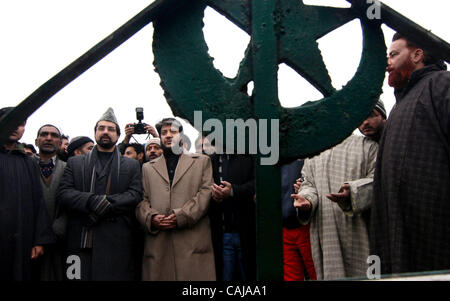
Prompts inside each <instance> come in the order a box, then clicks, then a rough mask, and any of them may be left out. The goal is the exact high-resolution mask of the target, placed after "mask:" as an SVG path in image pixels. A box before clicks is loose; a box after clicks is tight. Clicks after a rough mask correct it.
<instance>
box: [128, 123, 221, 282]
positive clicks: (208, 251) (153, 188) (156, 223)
mask: <svg viewBox="0 0 450 301" xmlns="http://www.w3.org/2000/svg"><path fill="white" fill-rule="evenodd" d="M156 128H157V130H158V132H159V134H160V137H161V142H162V147H163V151H164V153H163V155H162V156H160V157H158V158H156V159H154V160H151V161H150V162H147V163H145V164H144V166H143V168H142V177H143V179H142V183H143V190H144V199H143V201H142V202H140V203H139V205H138V206H137V208H136V216H137V218H138V220H139V222H140V223H141V224H142V225H143V226H144V228H145V232H146V235H145V246H144V258H143V267H142V278H143V280H162V281H168V280H169V281H170V280H181V281H204V280H216V275H215V267H214V253H213V248H212V242H211V229H210V223H209V218H208V215H207V211H208V206H209V201H210V198H211V191H210V187H211V185H212V184H213V178H212V167H211V160H210V159H209V157H207V156H205V155H201V154H186V153H183V151H182V147H181V145H180V133H181V132H182V131H183V128H182V125H181V124H180V123H179V122H178V121H177V120H176V119H174V118H165V119H163V120H162V121H161V122H160V123H158V124H157V125H156Z"/></svg>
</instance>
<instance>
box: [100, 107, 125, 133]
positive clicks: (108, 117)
mask: <svg viewBox="0 0 450 301" xmlns="http://www.w3.org/2000/svg"><path fill="white" fill-rule="evenodd" d="M100 121H109V122H112V123H115V124H116V126H117V133H118V134H119V135H120V127H119V123H118V122H117V118H116V115H115V114H114V110H113V108H108V110H106V112H105V113H103V115H102V117H100V119H99V120H98V121H97V124H98V123H99V122H100Z"/></svg>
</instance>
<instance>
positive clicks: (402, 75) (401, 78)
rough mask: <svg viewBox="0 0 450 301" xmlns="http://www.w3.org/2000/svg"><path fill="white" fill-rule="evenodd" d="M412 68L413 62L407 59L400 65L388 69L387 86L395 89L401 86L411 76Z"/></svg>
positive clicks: (413, 67)
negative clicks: (394, 68)
mask: <svg viewBox="0 0 450 301" xmlns="http://www.w3.org/2000/svg"><path fill="white" fill-rule="evenodd" d="M414 69H415V66H414V64H413V62H412V61H411V60H407V61H406V62H405V64H403V65H402V66H401V67H399V68H397V69H396V70H392V71H390V72H389V78H388V83H389V86H391V87H394V88H396V89H401V88H403V87H404V86H405V85H406V84H407V83H408V80H409V79H410V78H411V74H412V73H413V72H414Z"/></svg>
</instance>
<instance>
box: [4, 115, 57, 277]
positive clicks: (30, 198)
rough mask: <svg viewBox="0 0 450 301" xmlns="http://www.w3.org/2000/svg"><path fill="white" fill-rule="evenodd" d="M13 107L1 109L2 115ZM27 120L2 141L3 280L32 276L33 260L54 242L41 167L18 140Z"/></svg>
mask: <svg viewBox="0 0 450 301" xmlns="http://www.w3.org/2000/svg"><path fill="white" fill-rule="evenodd" d="M10 110H12V108H3V109H1V110H0V117H2V116H3V115H4V114H6V113H7V112H8V111H10ZM24 131H25V122H24V123H23V124H21V125H20V126H18V127H17V129H16V130H15V131H14V132H12V133H11V135H10V136H9V137H8V138H7V139H6V143H5V144H4V145H0V179H1V180H0V280H3V281H4V280H9V281H10V280H16V281H17V280H31V261H32V260H34V259H36V258H38V257H40V256H41V255H42V254H44V251H45V245H48V244H51V243H53V242H54V239H53V232H52V229H51V224H50V219H49V216H48V213H47V210H46V208H45V202H44V196H43V194H42V188H41V184H40V183H39V173H40V171H39V167H38V165H37V164H36V162H35V161H34V160H33V159H32V158H31V157H29V156H27V155H26V154H25V152H24V150H23V145H22V144H21V143H17V142H18V141H19V140H20V138H22V135H23V133H24Z"/></svg>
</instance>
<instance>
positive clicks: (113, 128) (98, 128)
mask: <svg viewBox="0 0 450 301" xmlns="http://www.w3.org/2000/svg"><path fill="white" fill-rule="evenodd" d="M105 129H106V130H107V131H108V132H115V131H116V128H115V127H114V126H104V125H100V126H98V127H97V130H98V131H100V132H103V131H104V130H105Z"/></svg>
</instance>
